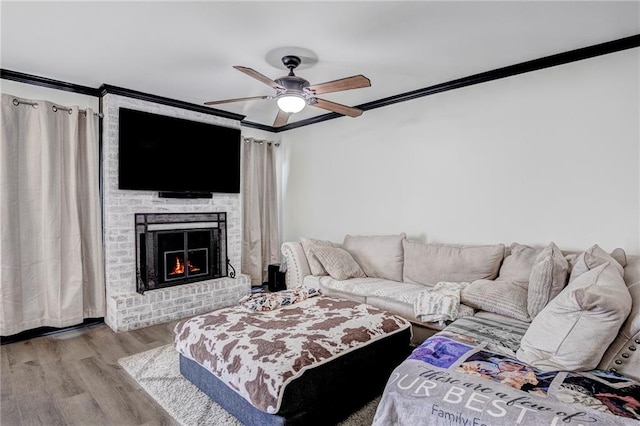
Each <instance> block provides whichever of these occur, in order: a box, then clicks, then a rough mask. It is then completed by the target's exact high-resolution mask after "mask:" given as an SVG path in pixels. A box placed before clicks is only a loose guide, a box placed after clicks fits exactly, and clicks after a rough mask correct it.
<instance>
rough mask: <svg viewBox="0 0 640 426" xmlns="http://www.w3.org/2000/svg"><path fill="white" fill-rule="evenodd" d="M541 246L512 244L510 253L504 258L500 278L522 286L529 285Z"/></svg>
mask: <svg viewBox="0 0 640 426" xmlns="http://www.w3.org/2000/svg"><path fill="white" fill-rule="evenodd" d="M541 251H542V249H541V248H534V247H530V246H525V245H522V244H518V243H513V244H511V247H509V253H507V256H506V257H505V258H504V261H503V262H502V266H500V272H499V273H498V278H497V279H498V280H500V281H505V282H509V283H512V284H515V285H518V286H520V287H522V288H527V287H528V286H529V278H530V277H531V269H532V268H533V263H534V262H535V260H536V257H537V256H538V254H539V253H540V252H541Z"/></svg>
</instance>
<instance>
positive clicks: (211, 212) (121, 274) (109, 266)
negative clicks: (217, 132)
mask: <svg viewBox="0 0 640 426" xmlns="http://www.w3.org/2000/svg"><path fill="white" fill-rule="evenodd" d="M120 107H125V108H131V109H138V110H141V111H148V112H152V113H156V114H164V115H168V116H173V117H179V118H185V119H188V120H195V121H203V122H207V123H212V124H218V125H224V126H230V127H236V128H240V123H239V122H238V121H235V120H231V119H228V118H223V117H215V116H211V115H208V114H201V113H198V112H194V111H188V110H183V109H180V108H175V107H170V106H165V105H160V104H156V103H153V102H147V101H142V100H137V99H132V98H128V97H126V96H121V95H115V94H107V95H105V96H104V97H103V98H102V112H103V114H104V120H103V138H102V141H103V146H102V150H103V151H102V154H103V156H102V185H103V213H104V244H105V280H106V287H107V288H106V291H107V315H106V317H105V322H106V323H107V325H108V326H109V327H111V328H112V329H113V330H114V331H117V332H119V331H128V330H133V329H136V328H142V327H147V326H150V325H153V324H160V323H164V322H168V321H172V320H175V319H179V318H184V317H188V316H193V315H197V314H199V313H203V312H208V311H211V310H213V309H218V308H221V307H225V306H230V305H232V304H235V303H237V301H238V300H239V299H240V298H241V297H242V296H244V295H246V294H249V293H250V291H251V281H250V278H249V277H248V276H246V275H243V274H242V273H241V271H240V248H241V243H242V234H241V229H242V228H241V213H240V194H213V197H212V198H210V199H172V198H160V197H159V196H158V193H157V192H151V191H125V190H120V189H118V109H119V108H120ZM140 214H144V215H149V214H151V215H155V217H156V218H160V219H161V220H164V219H166V218H180V219H187V220H186V223H187V224H186V225H184V224H183V225H180V226H179V227H182V228H183V229H182V230H177V231H176V232H174V233H173V235H171V236H169V237H167V238H166V240H164V241H161V244H165V245H166V247H167V249H166V250H165V251H166V252H168V253H166V259H167V260H166V261H163V262H164V264H162V265H161V266H162V271H163V272H162V273H163V274H164V270H165V266H167V265H168V264H170V263H172V262H173V263H174V265H173V266H176V265H175V263H176V257H177V258H178V262H180V261H182V262H184V261H185V260H186V261H187V262H188V261H189V260H188V259H189V257H190V258H191V260H192V262H193V261H196V260H197V261H198V262H204V261H205V260H206V261H208V262H209V264H208V265H206V266H204V268H205V269H207V274H208V275H209V276H202V275H199V272H200V271H195V270H192V271H191V272H189V271H188V270H187V272H183V273H177V274H174V275H167V277H165V276H164V275H163V276H162V278H163V283H162V284H161V285H159V286H155V287H154V288H150V289H144V291H142V292H140V291H139V290H140V289H139V288H138V287H139V285H140V282H139V278H140V265H139V259H138V257H137V256H136V251H137V250H138V249H139V244H140V234H139V227H138V225H140V223H139V222H137V219H136V215H140ZM207 215H208V216H207ZM139 217H140V216H138V218H139ZM151 217H154V216H151ZM214 217H215V218H216V221H213V220H210V219H212V218H214ZM220 218H224V233H225V237H226V238H225V239H226V247H224V253H221V252H220V250H221V247H220V246H217V248H216V246H215V245H213V246H212V245H209V244H208V240H209V239H210V238H213V237H214V234H215V232H217V231H213V229H218V230H220V229H221V228H219V227H218V226H219V225H220V224H221V223H222V222H221V221H219V220H217V219H220ZM201 219H204V222H203V223H205V225H203V226H193V223H194V222H198V221H200V220H201ZM213 222H217V223H216V225H215V226H214V225H212V223H213ZM147 225H148V223H147ZM185 226H186V228H185ZM147 230H148V228H147ZM164 230H165V229H163V227H162V226H160V227H159V228H158V227H154V226H151V231H150V232H158V233H162V231H164ZM163 235H164V234H163ZM180 238H182V239H183V241H184V242H185V244H187V246H185V247H182V246H180V243H179V240H180ZM161 240H162V238H161ZM189 242H191V244H192V248H191V249H189ZM205 243H206V244H205ZM171 244H173V246H172V247H171ZM205 248H206V250H205ZM216 250H218V252H217V253H212V251H214V252H215V251H216ZM214 254H216V255H217V259H218V261H217V262H218V264H217V265H214V264H213V263H214V262H215V261H214V260H213V255H214ZM170 258H171V259H172V260H171V261H170V260H169V259H170ZM227 258H228V260H229V265H230V267H229V269H228V270H227V269H226V268H227V263H226V259H227ZM163 259H165V258H164V257H163ZM220 259H222V263H223V265H220V262H221V261H220ZM153 262H154V263H155V262H158V260H157V259H154V261H153ZM201 265H202V264H201ZM155 267H156V265H155V264H154V268H155ZM216 268H217V269H216ZM156 269H157V268H156ZM156 269H154V274H156V278H157V274H158V270H156ZM178 269H179V266H178ZM234 269H235V271H236V274H235V277H232V276H231V275H232V274H231V272H232V271H233V270H234ZM201 270H202V269H201ZM169 273H171V271H169ZM219 276H220V277H219ZM218 277H219V278H218ZM165 278H168V279H165ZM176 278H180V279H182V278H184V279H183V280H182V282H181V283H180V285H173V284H174V283H175V279H176ZM141 293H142V294H141Z"/></svg>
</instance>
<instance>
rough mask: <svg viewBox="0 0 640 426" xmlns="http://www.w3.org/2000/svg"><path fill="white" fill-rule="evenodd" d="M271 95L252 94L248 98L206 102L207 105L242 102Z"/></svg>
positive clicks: (267, 97)
mask: <svg viewBox="0 0 640 426" xmlns="http://www.w3.org/2000/svg"><path fill="white" fill-rule="evenodd" d="M270 97H271V96H251V97H248V98H235V99H224V100H221V101H209V102H205V103H204V104H205V105H218V104H228V103H230V102H242V101H257V100H258V99H269V98H270Z"/></svg>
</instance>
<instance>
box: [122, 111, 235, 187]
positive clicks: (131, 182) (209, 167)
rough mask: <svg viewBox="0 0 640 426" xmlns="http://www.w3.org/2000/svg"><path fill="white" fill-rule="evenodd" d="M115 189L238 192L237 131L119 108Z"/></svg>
mask: <svg viewBox="0 0 640 426" xmlns="http://www.w3.org/2000/svg"><path fill="white" fill-rule="evenodd" d="M118 145H119V154H118V165H119V174H118V188H120V189H135V190H149V191H162V192H171V193H215V192H218V193H238V192H240V129H233V128H230V127H224V126H217V125H213V124H208V123H202V122H198V121H189V120H185V119H181V118H174V117H167V116H164V115H157V114H151V113H148V112H143V111H137V110H132V109H128V108H120V119H119V144H118Z"/></svg>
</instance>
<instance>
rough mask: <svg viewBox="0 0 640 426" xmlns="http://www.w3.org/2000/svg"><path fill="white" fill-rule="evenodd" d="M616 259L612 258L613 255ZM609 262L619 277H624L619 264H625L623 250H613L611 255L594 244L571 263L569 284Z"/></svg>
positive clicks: (622, 268) (622, 269) (621, 266)
mask: <svg viewBox="0 0 640 426" xmlns="http://www.w3.org/2000/svg"><path fill="white" fill-rule="evenodd" d="M614 254H615V256H616V257H617V258H618V259H619V260H618V259H616V257H613V255H614ZM606 262H610V263H611V266H613V267H614V268H615V269H616V270H617V271H618V273H619V274H620V276H621V277H624V267H623V266H624V265H622V264H621V263H625V264H626V263H627V262H626V255H625V253H624V250H622V249H621V248H618V249H615V250H614V251H613V252H612V253H611V254H609V253H607V252H606V251H604V250H603V249H602V248H600V246H599V245H597V244H594V245H592V246H591V247H590V248H589V249H587V250H585V251H584V252H582V253H580V255H579V256H578V257H577V258H576V260H575V262H574V263H573V268H572V269H571V276H570V277H569V282H571V281H573V280H575V279H576V278H578V277H579V276H580V275H582V274H584V273H585V272H587V271H589V270H591V269H593V268H595V267H597V266H600V265H602V264H603V263H606Z"/></svg>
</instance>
